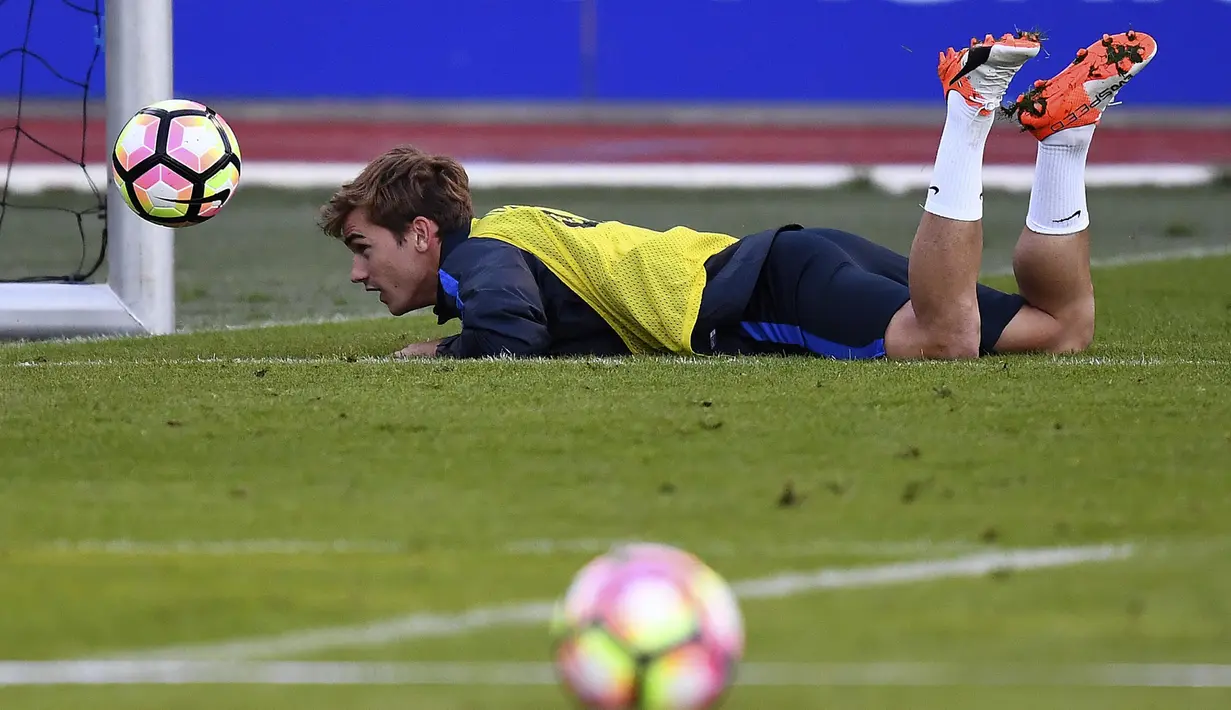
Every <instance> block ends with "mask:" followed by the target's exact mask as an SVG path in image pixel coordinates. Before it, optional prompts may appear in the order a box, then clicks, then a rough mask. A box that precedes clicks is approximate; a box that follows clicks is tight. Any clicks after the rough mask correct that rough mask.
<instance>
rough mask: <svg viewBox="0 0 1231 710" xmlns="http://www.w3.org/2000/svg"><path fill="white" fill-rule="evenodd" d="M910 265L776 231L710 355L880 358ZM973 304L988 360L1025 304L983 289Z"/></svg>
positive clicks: (846, 236)
mask: <svg viewBox="0 0 1231 710" xmlns="http://www.w3.org/2000/svg"><path fill="white" fill-rule="evenodd" d="M907 263H908V260H907V258H906V257H905V256H902V255H901V254H898V253H897V252H894V251H892V250H890V249H887V248H885V247H883V246H881V245H879V244H876V243H875V242H872V241H869V240H867V239H864V238H863V237H860V236H857V235H854V234H850V233H848V232H842V231H839V230H836V229H802V230H795V231H785V232H781V233H780V234H778V236H777V237H775V239H774V242H773V246H772V247H770V250H769V254H768V256H767V258H766V260H765V264H764V266H763V267H762V269H761V274H760V278H759V280H758V282H757V285H756V288H755V290H754V291H753V295H752V298H751V300H750V301H749V303H748V306H747V308H746V310H745V312H744V317H743V320H742V322H741V323H739V324H738V325H727V326H722V327H720V328H718V329H717V330H716V331H715V332H714V335H713V340H712V344H713V346H714V348H715V352H718V353H725V354H740V353H742V354H810V355H818V356H823V357H830V358H835V359H839V360H864V359H870V358H877V357H883V356H884V355H885V331H886V330H888V328H889V321H890V320H891V319H892V318H893V316H894V314H895V313H897V312H898V311H899V310H900V309H901V308H902V306H904V305H905V304H906V302H907V301H909V300H910V291H909V289H908V288H907ZM978 300H979V314H980V318H981V321H982V337H981V343H980V352H981V353H982V354H990V353H992V352H994V350H993V348H994V346H995V344H996V341H997V340H999V339H1000V334H1001V333H1003V332H1004V329H1005V327H1006V326H1008V324H1009V321H1011V320H1012V319H1013V316H1015V315H1016V314H1017V312H1018V311H1019V310H1020V309H1021V307H1022V305H1024V304H1025V299H1023V298H1022V297H1021V296H1019V295H1017V294H1008V293H1004V292H1002V291H997V290H996V289H993V288H990V287H988V286H984V285H982V284H980V285H979V286H978Z"/></svg>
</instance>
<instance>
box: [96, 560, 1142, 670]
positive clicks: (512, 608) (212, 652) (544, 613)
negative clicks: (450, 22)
mask: <svg viewBox="0 0 1231 710" xmlns="http://www.w3.org/2000/svg"><path fill="white" fill-rule="evenodd" d="M1133 553H1134V548H1133V547H1132V546H1130V545H1098V546H1091V547H1060V548H1042V549H1023V550H1009V551H1003V552H986V553H981V554H975V555H968V556H965V557H956V558H949V559H932V560H919V561H915V562H900V563H894V564H887V565H879V566H871V567H854V568H846V569H841V568H839V569H820V570H815V571H812V572H802V573H796V572H785V573H781V574H775V575H771V576H768V577H762V578H759V579H749V580H744V581H742V582H736V583H735V584H734V585H733V586H734V588H735V591H736V594H738V595H739V596H740V598H742V599H746V600H747V599H779V598H783V597H792V596H798V595H800V594H805V593H808V592H814V591H819V590H829V589H857V588H865V587H878V586H887V585H896V584H911V583H919V582H930V581H936V580H942V579H955V578H962V577H981V576H985V575H988V574H991V573H993V572H996V571H1000V570H1006V571H1007V570H1018V571H1021V570H1032V569H1046V568H1053V567H1069V566H1074V565H1082V564H1090V563H1096V562H1108V561H1113V560H1122V559H1125V558H1127V557H1129V556H1131V555H1132V554H1133ZM553 608H554V600H542V601H531V602H521V603H511V604H506V605H503V606H493V607H481V608H476V609H470V610H467V611H462V612H455V613H438V614H433V613H418V614H409V615H406V616H399V617H394V618H390V619H384V620H380V621H373V622H369V623H365V624H357V625H353V626H337V627H331V628H322V629H310V630H306V631H294V632H290V633H286V634H282V635H278V636H264V637H259V638H250V639H239V640H234V641H225V642H222V643H212V644H200V645H193V646H178V647H171V648H160V649H152V650H148V651H144V652H136V653H131V654H109V656H108V658H110V659H132V658H138V659H142V658H145V659H148V658H157V659H168V658H176V659H211V658H212V659H219V658H221V659H230V660H236V659H251V658H271V657H279V656H295V655H303V654H307V653H317V652H321V651H326V650H330V649H338V648H360V647H372V646H386V645H389V644H393V643H398V642H401V641H406V640H410V639H416V638H429V637H448V636H460V635H462V634H465V633H469V632H472V631H483V630H487V629H493V628H499V627H508V626H531V625H536V624H542V623H545V622H547V620H548V619H550V618H551V612H552V609H553Z"/></svg>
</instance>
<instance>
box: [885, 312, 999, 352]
mask: <svg viewBox="0 0 1231 710" xmlns="http://www.w3.org/2000/svg"><path fill="white" fill-rule="evenodd" d="M979 343H980V333H979V311H978V309H977V308H971V309H968V310H956V309H955V311H954V312H953V315H952V317H948V318H944V319H937V320H932V321H925V320H922V319H920V318H919V317H918V316H917V315H916V313H915V311H914V309H913V308H912V306H911V304H909V303H908V304H906V306H904V307H903V308H902V310H901V311H899V312H898V314H897V315H896V316H894V319H893V321H891V322H890V324H889V331H888V333H886V336H885V352H886V354H887V355H888V356H889V357H891V358H903V359H905V358H909V359H918V358H922V359H929V360H963V359H969V358H977V357H979Z"/></svg>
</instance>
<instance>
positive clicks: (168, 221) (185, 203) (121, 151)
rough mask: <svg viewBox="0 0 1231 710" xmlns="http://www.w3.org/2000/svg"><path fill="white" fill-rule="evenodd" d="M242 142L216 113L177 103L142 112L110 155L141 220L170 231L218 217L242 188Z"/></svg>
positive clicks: (160, 104) (126, 197)
mask: <svg viewBox="0 0 1231 710" xmlns="http://www.w3.org/2000/svg"><path fill="white" fill-rule="evenodd" d="M239 171H240V154H239V143H238V142H237V141H236V140H235V133H234V132H232V131H231V127H230V126H228V125H227V122H226V121H224V120H223V119H222V116H219V115H218V114H217V113H215V112H214V111H213V109H211V108H209V107H208V106H205V105H203V104H199V103H197V102H195V101H185V100H182V99H172V100H170V101H160V102H158V103H156V104H151V105H149V106H146V107H145V108H143V109H141V110H140V111H138V112H137V113H136V115H134V116H133V117H132V118H130V119H129V120H128V123H126V124H124V128H122V129H121V130H120V133H119V135H118V137H117V138H116V141H115V146H114V147H113V150H112V151H111V175H112V178H113V179H114V180H115V184H116V185H117V186H118V187H119V188H120V193H121V194H122V195H123V196H124V201H125V202H126V203H128V206H129V207H130V208H132V210H133V212H136V213H137V214H138V215H140V216H141V218H142V219H145V220H148V221H150V222H153V223H155V224H160V225H163V226H167V227H185V226H188V225H192V224H199V223H201V222H204V221H205V220H207V219H209V218H210V217H213V216H214V215H216V214H218V211H219V210H221V209H222V207H223V205H225V204H226V203H227V201H228V200H230V199H231V197H232V196H233V195H234V194H235V190H236V188H237V187H239Z"/></svg>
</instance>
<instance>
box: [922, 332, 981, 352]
mask: <svg viewBox="0 0 1231 710" xmlns="http://www.w3.org/2000/svg"><path fill="white" fill-rule="evenodd" d="M928 340H929V342H928V344H927V346H926V347H925V348H924V356H925V357H928V358H932V359H936V360H966V359H970V358H977V357H979V329H978V326H977V325H976V326H975V327H974V328H973V329H971V328H967V327H954V328H949V329H945V330H941V331H939V332H936V333H933V334H932V337H930V338H929V339H928Z"/></svg>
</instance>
